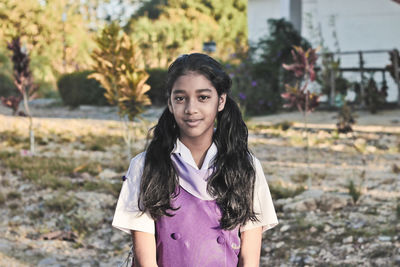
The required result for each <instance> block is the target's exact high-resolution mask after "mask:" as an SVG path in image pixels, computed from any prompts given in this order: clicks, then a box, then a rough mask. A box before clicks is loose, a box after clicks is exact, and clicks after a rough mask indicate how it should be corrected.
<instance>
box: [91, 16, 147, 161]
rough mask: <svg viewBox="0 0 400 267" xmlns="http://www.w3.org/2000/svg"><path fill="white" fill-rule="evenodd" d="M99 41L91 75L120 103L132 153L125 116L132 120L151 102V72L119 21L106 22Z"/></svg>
mask: <svg viewBox="0 0 400 267" xmlns="http://www.w3.org/2000/svg"><path fill="white" fill-rule="evenodd" d="M96 41H97V44H98V46H99V48H98V49H97V50H95V51H94V52H93V54H92V57H93V60H94V62H95V63H94V65H93V69H94V71H95V73H93V74H91V75H90V76H89V77H90V78H93V79H96V80H98V81H99V82H100V84H101V85H102V86H103V87H104V89H105V90H106V93H105V97H106V98H107V100H108V101H109V103H110V104H111V105H117V106H118V113H119V115H120V117H121V118H122V119H123V121H124V127H125V129H126V131H125V135H124V140H125V142H126V144H127V149H128V155H129V157H130V155H131V146H132V142H131V139H132V137H131V135H130V130H129V124H128V121H127V119H126V118H128V120H129V121H131V122H133V120H134V119H135V117H137V116H138V115H140V114H141V113H142V112H143V111H144V106H146V105H150V104H151V101H150V99H149V97H148V96H147V95H146V92H147V91H149V90H150V86H149V85H147V84H146V80H147V79H148V77H149V75H148V74H147V73H146V72H145V71H144V70H143V69H141V68H140V67H139V66H140V64H139V61H140V57H139V56H140V55H139V53H138V50H137V48H136V46H135V44H134V43H133V42H132V40H131V39H130V38H129V37H128V35H127V34H125V33H123V32H122V30H121V28H120V26H119V25H118V24H116V23H111V24H110V25H108V26H106V27H105V28H104V29H103V30H102V32H101V34H100V36H99V37H98V38H97V40H96Z"/></svg>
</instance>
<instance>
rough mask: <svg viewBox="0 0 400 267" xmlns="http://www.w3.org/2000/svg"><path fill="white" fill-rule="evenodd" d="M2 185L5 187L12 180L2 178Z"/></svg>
mask: <svg viewBox="0 0 400 267" xmlns="http://www.w3.org/2000/svg"><path fill="white" fill-rule="evenodd" d="M1 185H2V186H4V187H7V186H10V181H9V180H8V179H4V180H1Z"/></svg>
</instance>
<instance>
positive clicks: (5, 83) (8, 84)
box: [0, 73, 17, 97]
mask: <svg viewBox="0 0 400 267" xmlns="http://www.w3.org/2000/svg"><path fill="white" fill-rule="evenodd" d="M12 95H17V88H16V87H15V85H14V82H13V80H12V78H11V77H9V76H8V75H5V74H3V73H0V96H4V97H8V96H12Z"/></svg>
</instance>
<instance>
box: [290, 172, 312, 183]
mask: <svg viewBox="0 0 400 267" xmlns="http://www.w3.org/2000/svg"><path fill="white" fill-rule="evenodd" d="M290 179H291V180H292V181H293V182H295V183H304V182H306V181H307V179H308V174H307V173H296V174H293V175H291V176H290Z"/></svg>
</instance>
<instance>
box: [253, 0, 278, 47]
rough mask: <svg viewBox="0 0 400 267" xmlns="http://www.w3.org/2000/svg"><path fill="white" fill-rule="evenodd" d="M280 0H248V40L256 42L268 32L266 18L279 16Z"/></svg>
mask: <svg viewBox="0 0 400 267" xmlns="http://www.w3.org/2000/svg"><path fill="white" fill-rule="evenodd" d="M280 5H281V4H280V0H249V1H248V6H247V24H248V27H249V29H248V30H249V32H248V36H249V41H250V43H253V42H256V41H257V40H259V39H260V38H262V37H264V36H266V35H267V34H268V25H267V20H268V19H279V18H281V17H282V16H281V7H280Z"/></svg>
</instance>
